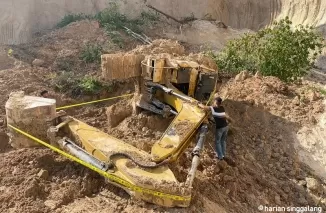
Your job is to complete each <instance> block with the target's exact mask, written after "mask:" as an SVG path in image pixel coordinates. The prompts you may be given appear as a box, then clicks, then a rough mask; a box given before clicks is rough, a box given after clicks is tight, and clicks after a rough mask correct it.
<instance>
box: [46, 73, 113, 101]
mask: <svg viewBox="0 0 326 213" xmlns="http://www.w3.org/2000/svg"><path fill="white" fill-rule="evenodd" d="M52 81H53V85H54V87H55V90H56V91H58V92H61V93H66V94H69V95H71V96H72V97H78V96H80V95H97V94H99V93H100V92H101V91H104V90H105V91H108V92H112V91H113V89H114V84H113V83H112V82H110V83H103V82H101V81H99V80H97V79H96V78H95V77H91V76H84V77H82V76H80V75H79V76H76V74H74V73H72V72H62V73H60V74H58V75H56V76H55V77H53V78H52Z"/></svg>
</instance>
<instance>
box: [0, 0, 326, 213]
mask: <svg viewBox="0 0 326 213" xmlns="http://www.w3.org/2000/svg"><path fill="white" fill-rule="evenodd" d="M151 3H153V5H154V6H160V5H161V6H164V7H162V8H164V11H165V12H167V13H169V14H171V15H173V16H176V17H179V18H180V17H185V16H187V15H189V14H191V11H192V12H194V15H195V17H199V18H203V17H204V15H205V14H206V13H207V12H208V13H210V14H211V18H213V19H217V20H218V21H222V22H224V23H225V24H226V25H228V26H230V27H228V28H221V27H219V26H218V24H217V23H216V22H209V21H201V20H198V21H195V22H192V23H190V24H188V25H184V26H183V27H182V28H181V30H182V34H181V32H180V29H179V28H178V29H177V30H176V29H175V28H172V29H171V28H170V27H166V26H165V25H164V27H158V29H150V30H149V31H150V32H149V34H148V35H160V37H161V36H165V37H167V38H175V39H179V40H181V41H183V42H189V43H190V44H189V43H188V44H186V46H187V48H183V47H182V46H181V45H179V44H178V43H176V42H174V41H168V40H158V41H155V42H154V44H153V45H149V46H140V47H138V48H137V49H135V50H132V51H131V53H141V54H152V53H161V52H162V51H163V52H166V53H169V54H173V53H174V54H175V53H177V54H180V55H182V54H186V53H188V52H191V51H194V52H195V53H196V52H197V51H198V50H201V49H204V48H203V46H205V45H206V44H208V45H210V46H212V47H214V48H217V49H219V48H222V47H223V45H224V44H225V42H226V41H227V40H228V39H230V38H233V37H237V36H239V35H241V34H242V33H243V32H245V31H247V30H236V29H237V28H239V29H251V30H257V29H259V28H261V27H264V26H267V25H270V23H271V22H272V21H273V20H275V19H279V18H281V17H285V16H286V15H288V16H289V17H290V19H291V20H292V21H293V22H294V23H295V24H300V23H303V24H313V25H315V26H316V27H317V28H318V29H320V30H321V31H322V32H324V33H325V23H326V20H325V16H324V14H325V8H326V5H325V2H324V1H318V0H308V1H299V0H290V1H286V2H284V1H280V0H274V1H267V0H264V1H254V0H242V1H236V2H234V1H233V2H230V1H222V0H218V1H217V0H214V1H213V0H210V1H206V2H204V3H203V2H202V1H199V0H198V1H195V2H194V4H189V2H188V1H177V2H176V1H165V2H163V1H151ZM154 3H155V4H154ZM167 5H170V6H167ZM171 5H172V6H171ZM194 5H197V6H198V7H196V9H194V8H195V7H194ZM207 8H208V9H207ZM162 10H163V9H162ZM180 11H182V12H180ZM165 27H166V28H165ZM163 29H164V32H163ZM151 33H152V34H151ZM198 38H200V39H198ZM85 42H86V43H87V42H98V43H100V44H107V42H108V43H109V44H110V45H111V44H112V42H111V40H110V41H107V40H106V37H105V34H104V32H103V30H102V29H100V28H98V26H97V25H96V23H94V22H92V21H81V22H76V23H73V24H71V25H69V26H67V27H66V28H63V29H59V30H56V31H54V32H52V33H51V34H47V35H46V36H43V37H41V38H36V39H35V40H33V41H32V42H31V43H29V44H24V45H21V46H14V47H13V50H14V57H16V59H15V61H14V60H7V59H8V56H7V51H8V49H6V50H5V51H3V52H2V53H3V54H2V53H1V54H2V55H1V56H0V83H1V84H0V90H1V93H0V100H1V101H2V102H3V103H5V102H6V101H7V99H8V96H9V94H10V92H12V91H17V90H24V91H25V92H26V94H28V95H36V96H37V95H39V92H40V91H42V90H43V89H47V90H49V91H50V92H51V95H53V97H54V98H55V99H57V103H58V106H63V105H67V104H71V103H78V102H82V101H84V99H83V98H85V100H88V99H89V98H93V99H96V98H98V97H79V99H73V98H71V97H70V96H68V95H67V94H62V93H58V92H56V91H54V90H53V88H52V87H51V86H50V85H49V84H50V82H51V77H52V75H53V73H56V74H57V73H59V72H60V71H61V70H60V69H59V68H60V66H61V65H62V62H69V63H68V64H69V65H70V66H74V67H76V69H75V70H72V72H73V73H74V74H77V73H82V74H86V73H92V74H94V70H99V69H100V68H99V66H98V65H96V64H91V65H89V66H84V64H83V63H82V62H81V61H80V60H79V58H78V57H79V55H78V53H79V52H80V51H81V49H82V47H83V44H84V43H85ZM136 44H139V43H137V42H136ZM198 45H199V46H200V47H198ZM127 46H128V47H135V46H136V45H135V42H134V41H133V43H130V44H127ZM129 50H130V49H124V50H122V51H129ZM119 51H121V50H120V49H119V48H117V47H116V49H115V48H113V49H109V53H117V52H119ZM186 57H188V56H186ZM193 57H194V58H196V57H197V56H194V55H190V56H189V58H193ZM9 58H10V57H9ZM34 58H40V59H43V60H44V61H45V64H44V65H43V66H41V67H38V66H34V67H31V66H30V63H31V61H32V60H33V59H34ZM199 58H200V57H199ZM196 60H197V59H196ZM198 60H199V59H198ZM205 63H207V64H209V63H211V62H210V61H207V62H205ZM321 64H322V63H321ZM224 80H225V82H227V83H225V82H224V85H223V87H222V91H221V93H220V95H221V96H222V97H223V98H227V99H228V100H226V101H225V102H224V105H225V107H226V110H227V112H228V114H229V115H230V116H231V117H232V119H233V120H234V122H233V123H231V124H230V131H229V136H228V143H227V153H228V156H230V157H231V158H232V159H234V160H235V161H236V163H237V165H236V166H235V167H231V166H228V165H227V164H225V163H217V162H216V160H215V159H214V155H215V152H214V143H213V141H214V126H212V125H210V127H209V130H210V131H209V133H208V136H207V142H206V144H205V148H204V151H203V153H202V155H201V163H200V165H199V167H198V172H197V175H196V178H195V182H194V189H193V190H192V192H193V200H192V203H191V206H190V207H189V208H186V209H180V208H172V209H167V208H162V207H159V206H156V205H153V204H149V203H144V202H142V201H138V200H134V199H133V198H132V197H130V196H129V195H128V194H127V193H126V192H125V191H123V190H122V189H120V188H117V187H115V186H112V185H111V184H106V183H105V180H104V178H102V177H101V176H99V175H97V174H96V173H94V172H92V171H90V170H88V169H86V168H84V167H82V166H80V165H78V164H76V163H73V162H71V161H69V160H67V159H65V158H63V157H61V156H59V155H57V154H55V153H53V152H52V151H50V150H47V149H43V148H33V149H20V150H12V149H10V148H9V147H8V137H7V135H6V134H5V132H6V131H7V130H6V128H5V125H1V124H0V174H1V177H0V212H57V213H59V212H60V213H61V212H72V213H77V212H167V211H168V212H194V213H195V212H227V213H229V212H236V213H238V212H239V213H243V212H245V213H246V212H258V211H257V207H258V206H259V205H267V206H307V205H309V206H316V205H317V203H319V204H318V205H319V206H321V207H322V208H323V210H325V209H326V199H325V195H326V185H325V184H326V182H325V179H323V174H324V173H323V172H321V173H320V174H319V176H318V175H316V174H318V170H319V169H324V168H325V167H324V165H325V162H324V159H325V154H324V153H325V152H324V151H325V150H324V148H323V147H324V144H325V142H324V140H323V139H324V138H325V137H322V136H321V135H322V134H320V133H324V131H323V129H324V126H323V125H324V122H323V120H322V119H321V118H320V116H321V114H323V113H325V111H324V108H325V107H324V104H323V99H324V96H323V95H322V94H321V93H320V92H319V91H316V90H312V89H311V88H312V87H311V85H310V84H308V83H307V84H306V83H304V84H302V85H286V84H284V83H282V82H280V81H279V80H278V79H276V78H270V77H268V78H263V79H257V78H253V77H250V78H248V79H245V80H243V81H240V82H236V81H234V80H232V79H231V80H230V81H228V80H229V79H224ZM322 86H323V85H321V87H322ZM133 90H134V86H133V81H129V82H125V83H121V84H119V85H118V87H117V88H115V89H114V90H113V92H111V93H105V95H106V97H107V96H116V95H121V94H125V93H130V92H133ZM128 101H129V100H122V101H110V102H108V103H107V104H103V105H102V104H99V105H96V106H87V107H85V108H76V109H71V110H67V111H68V112H69V114H71V115H73V116H75V117H76V118H78V119H81V120H83V121H85V122H87V123H88V124H90V125H92V126H94V127H97V128H99V129H101V130H103V131H105V132H107V133H109V134H112V135H113V136H115V137H117V138H119V139H122V140H124V141H126V142H128V143H130V144H132V145H133V146H136V147H138V148H140V149H143V150H145V151H147V152H150V150H151V147H152V145H153V144H154V143H155V142H156V141H157V140H159V139H160V137H161V135H162V134H163V133H164V131H165V129H166V128H167V127H168V126H169V124H170V123H171V121H172V118H170V119H163V118H162V117H160V116H158V115H153V114H152V113H149V112H146V111H143V112H141V113H139V114H137V115H135V114H132V110H131V108H130V107H129V105H128ZM3 105H4V104H3ZM126 106H128V107H126ZM0 115H1V116H4V115H5V110H4V106H2V107H1V108H0ZM2 123H5V122H2ZM297 132H299V133H300V134H299V136H297ZM298 139H299V141H298ZM311 139H312V140H311ZM310 140H311V141H313V142H312V143H309V141H310ZM298 144H299V145H300V146H298V147H297V145H298ZM193 145H194V144H192V145H191V146H190V147H189V148H188V149H186V151H185V153H183V154H182V155H181V157H180V159H179V160H178V162H177V163H176V164H174V165H171V170H173V172H174V174H175V176H176V178H177V179H178V180H179V181H185V179H186V176H187V173H188V169H189V168H190V165H191V159H192V155H191V151H192V148H193V147H192V146H193ZM307 150H308V152H307ZM297 151H298V152H299V155H297ZM300 153H301V155H300ZM302 153H303V154H302ZM307 154H308V157H311V158H313V160H315V161H316V162H318V165H320V166H319V167H316V168H309V161H308V162H307V160H306V159H307V158H306V157H305V156H307ZM308 160H309V159H308ZM310 163H312V164H314V161H311V162H310ZM314 169H315V171H314Z"/></svg>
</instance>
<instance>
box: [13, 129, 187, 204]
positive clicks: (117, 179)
mask: <svg viewBox="0 0 326 213" xmlns="http://www.w3.org/2000/svg"><path fill="white" fill-rule="evenodd" d="M8 126H9V127H10V128H12V129H13V130H15V131H17V132H18V133H20V134H22V135H24V136H26V137H28V138H29V139H31V140H33V141H35V142H37V143H39V144H42V145H43V146H46V147H47V148H49V149H51V150H53V151H55V152H57V153H59V154H61V155H63V156H65V157H67V158H69V159H70V160H73V161H75V162H77V163H79V164H81V165H83V166H85V167H87V168H89V169H91V170H93V171H95V172H97V173H99V174H101V175H102V176H104V177H106V178H108V179H109V180H111V181H113V182H115V183H118V184H120V185H121V186H123V187H125V188H127V189H129V190H131V191H136V192H140V193H146V194H151V195H154V196H156V197H162V198H169V199H172V200H175V201H190V199H191V197H190V196H179V195H172V194H167V193H164V192H159V191H155V190H152V189H146V188H143V187H140V186H136V185H134V184H132V183H130V182H128V181H126V180H123V179H122V178H120V177H118V176H116V175H114V174H110V173H107V172H105V171H102V170H101V169H98V168H96V167H95V166H93V165H91V164H89V163H87V162H85V161H82V160H80V159H79V158H77V157H75V156H73V155H70V154H68V153H66V152H64V151H62V150H60V149H58V148H56V147H54V146H52V145H50V144H48V143H46V142H44V141H42V140H40V139H38V138H36V137H34V136H32V135H30V134H28V133H26V132H24V131H22V130H20V129H18V128H16V127H14V126H12V125H10V124H8Z"/></svg>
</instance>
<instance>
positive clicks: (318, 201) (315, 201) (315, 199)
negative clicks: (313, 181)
mask: <svg viewBox="0 0 326 213" xmlns="http://www.w3.org/2000/svg"><path fill="white" fill-rule="evenodd" d="M309 196H310V198H311V199H312V200H313V201H314V203H320V202H321V197H318V196H316V195H314V194H310V195H309Z"/></svg>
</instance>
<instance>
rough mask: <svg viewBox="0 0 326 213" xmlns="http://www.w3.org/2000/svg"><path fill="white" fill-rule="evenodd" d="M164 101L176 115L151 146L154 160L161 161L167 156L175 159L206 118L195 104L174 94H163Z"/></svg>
mask: <svg viewBox="0 0 326 213" xmlns="http://www.w3.org/2000/svg"><path fill="white" fill-rule="evenodd" d="M164 101H165V102H166V103H168V104H170V105H171V106H173V107H174V108H175V109H176V110H177V111H178V115H177V116H176V117H175V119H174V120H173V122H172V123H171V124H170V126H169V127H168V129H167V130H166V131H165V133H164V135H163V136H162V138H161V139H160V140H159V141H158V142H156V143H155V144H154V146H153V147H152V152H151V153H152V156H153V160H154V161H157V162H159V161H162V160H164V159H166V158H168V157H172V158H171V160H172V161H173V160H176V159H177V158H178V157H179V154H180V153H181V152H180V150H183V149H185V147H186V146H185V145H188V144H189V142H190V139H191V137H192V136H193V134H194V133H195V132H196V129H197V128H198V127H199V126H200V125H201V123H202V121H203V120H204V119H205V118H206V113H205V112H204V111H203V110H201V109H200V108H198V107H197V106H195V105H193V104H191V103H187V102H184V101H182V100H181V99H178V98H176V97H175V96H172V95H168V94H165V98H164Z"/></svg>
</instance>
